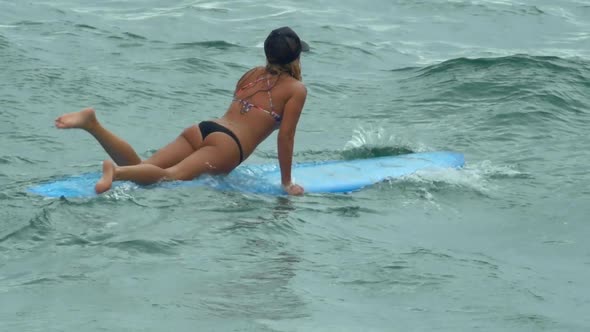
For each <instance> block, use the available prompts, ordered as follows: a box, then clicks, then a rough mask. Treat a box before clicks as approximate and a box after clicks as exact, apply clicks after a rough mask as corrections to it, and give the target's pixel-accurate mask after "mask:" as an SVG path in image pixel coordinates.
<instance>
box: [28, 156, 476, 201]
mask: <svg viewBox="0 0 590 332" xmlns="http://www.w3.org/2000/svg"><path fill="white" fill-rule="evenodd" d="M464 164H465V160H464V157H463V154H461V153H456V152H447V151H440V152H423V153H411V154H405V155H398V156H389V157H378V158H370V159H355V160H334V161H320V162H308V163H300V164H295V165H294V167H293V169H292V172H291V173H292V174H291V175H292V177H293V179H294V182H295V183H297V184H299V185H301V186H302V187H303V188H304V189H305V192H306V193H347V192H353V191H357V190H360V189H362V188H365V187H367V186H370V185H372V184H375V183H378V182H382V181H384V180H387V179H396V178H400V177H404V176H407V175H411V174H413V173H415V172H417V171H421V170H430V169H444V168H461V167H463V165H464ZM99 178H100V173H84V174H80V175H74V176H67V177H63V178H59V179H54V180H51V181H47V182H45V183H41V184H38V185H34V186H32V187H30V188H28V191H29V192H30V193H33V194H37V195H41V196H45V197H65V198H76V197H92V196H96V193H95V192H94V184H95V183H96V181H97V180H98V179H99ZM186 186H206V187H210V188H214V189H219V190H226V191H241V192H247V193H257V194H268V195H283V194H285V192H284V191H283V189H282V188H281V172H280V169H279V167H278V165H276V164H262V165H247V164H246V165H241V166H240V167H238V168H236V169H235V170H234V171H232V172H231V173H230V174H228V175H225V176H201V177H199V178H198V179H195V180H192V181H173V182H161V183H159V184H156V185H152V186H148V187H140V186H138V185H135V184H133V183H130V182H125V181H117V182H115V183H113V189H115V190H117V188H120V189H118V190H131V189H134V188H152V187H162V188H178V187H186ZM113 189H111V190H113Z"/></svg>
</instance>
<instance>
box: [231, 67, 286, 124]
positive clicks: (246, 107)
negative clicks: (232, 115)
mask: <svg viewBox="0 0 590 332" xmlns="http://www.w3.org/2000/svg"><path fill="white" fill-rule="evenodd" d="M264 80H266V88H267V90H266V92H267V93H268V100H269V102H270V111H269V110H267V109H265V108H262V107H260V106H258V105H256V104H253V103H251V102H249V101H247V100H246V99H245V98H244V99H240V98H238V97H237V95H238V93H239V92H241V91H244V90H246V89H248V88H251V87H253V86H254V85H256V84H258V83H259V82H262V81H264ZM271 88H272V87H271V85H270V75H263V76H260V77H259V78H257V79H256V80H254V81H253V82H250V83H248V84H245V85H243V86H241V87H240V88H237V89H236V91H235V92H234V99H233V101H235V102H238V103H240V105H242V108H241V109H240V113H241V114H246V113H248V112H250V110H251V109H253V108H256V109H259V110H261V111H263V112H266V113H268V115H270V116H272V118H273V119H274V120H275V121H276V122H277V123H279V122H281V120H282V116H281V115H280V114H278V113H277V112H275V111H274V107H273V104H272V96H271V94H270V90H271Z"/></svg>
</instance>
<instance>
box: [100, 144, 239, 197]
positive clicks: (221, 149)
mask: <svg viewBox="0 0 590 332" xmlns="http://www.w3.org/2000/svg"><path fill="white" fill-rule="evenodd" d="M204 144H205V145H204V146H203V147H201V148H200V149H198V150H197V151H195V152H193V153H192V154H191V155H190V156H188V157H186V158H185V159H183V160H182V161H180V162H179V163H178V164H176V165H174V166H172V167H168V168H161V167H158V166H156V165H151V164H145V163H144V164H140V165H134V166H123V167H117V166H115V165H114V164H113V162H112V161H110V160H105V161H104V162H103V176H102V177H101V179H100V180H99V181H98V182H97V183H96V186H95V190H96V192H97V193H103V192H105V191H107V190H109V189H110V188H111V185H112V183H113V181H117V180H127V181H133V182H135V183H138V184H141V185H148V184H153V183H156V182H158V181H162V180H192V179H194V178H196V177H198V176H200V175H202V174H225V173H229V172H231V171H232V170H233V169H234V168H235V167H236V166H238V165H239V163H240V158H239V156H240V152H239V149H238V147H237V145H236V143H235V142H234V140H233V139H232V138H231V137H229V136H228V135H226V134H223V133H213V134H210V135H209V136H207V140H206V141H205V142H204Z"/></svg>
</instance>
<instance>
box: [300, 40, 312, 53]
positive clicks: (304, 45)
mask: <svg viewBox="0 0 590 332" xmlns="http://www.w3.org/2000/svg"><path fill="white" fill-rule="evenodd" d="M309 50H311V47H309V44H308V43H306V42H304V41H303V40H302V41H301V52H309Z"/></svg>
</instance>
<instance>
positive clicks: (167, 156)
mask: <svg viewBox="0 0 590 332" xmlns="http://www.w3.org/2000/svg"><path fill="white" fill-rule="evenodd" d="M55 126H56V127H57V128H60V129H68V128H79V129H84V130H86V131H87V132H89V133H90V134H91V135H92V136H94V137H95V138H96V140H97V141H98V142H99V143H100V145H101V146H102V147H103V148H104V149H105V151H106V152H107V154H108V155H109V156H110V157H111V158H112V159H113V161H115V163H116V164H117V165H120V166H129V165H137V164H139V163H142V161H141V158H139V156H138V155H137V153H136V152H135V150H133V148H132V147H131V145H129V143H127V142H126V141H124V140H123V139H121V138H119V137H117V136H116V135H115V134H113V133H111V132H110V131H108V130H107V129H106V128H104V127H103V126H102V125H101V124H100V122H98V119H97V118H96V114H95V111H94V110H93V109H91V108H87V109H84V110H82V111H80V112H74V113H68V114H64V115H62V116H60V117H58V118H57V119H56V120H55ZM201 143H202V138H201V132H200V130H199V128H198V127H197V126H191V127H189V128H187V129H185V130H184V131H183V132H182V134H180V135H179V136H178V137H177V138H176V139H175V140H174V141H173V142H171V143H170V144H168V145H167V146H165V147H164V148H162V149H160V150H158V152H156V153H155V154H154V155H153V156H151V157H150V158H148V159H147V160H145V161H143V163H146V164H153V165H156V166H159V167H161V168H168V167H171V166H173V165H175V164H177V163H179V162H180V161H181V160H183V159H184V158H186V157H187V156H189V155H190V154H191V153H193V152H195V151H196V150H197V149H198V148H199V147H200V145H201Z"/></svg>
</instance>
